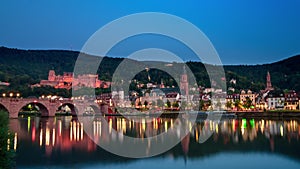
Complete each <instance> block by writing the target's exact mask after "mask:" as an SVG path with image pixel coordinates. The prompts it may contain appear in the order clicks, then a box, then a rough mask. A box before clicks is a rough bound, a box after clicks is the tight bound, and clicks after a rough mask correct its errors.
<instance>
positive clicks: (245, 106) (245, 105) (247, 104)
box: [243, 97, 252, 109]
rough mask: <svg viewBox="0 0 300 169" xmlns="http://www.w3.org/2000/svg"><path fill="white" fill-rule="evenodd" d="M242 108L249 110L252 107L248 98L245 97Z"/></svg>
mask: <svg viewBox="0 0 300 169" xmlns="http://www.w3.org/2000/svg"><path fill="white" fill-rule="evenodd" d="M243 106H244V108H246V109H249V108H250V107H251V106H252V100H251V99H250V98H249V97H246V101H245V103H244V104H243Z"/></svg>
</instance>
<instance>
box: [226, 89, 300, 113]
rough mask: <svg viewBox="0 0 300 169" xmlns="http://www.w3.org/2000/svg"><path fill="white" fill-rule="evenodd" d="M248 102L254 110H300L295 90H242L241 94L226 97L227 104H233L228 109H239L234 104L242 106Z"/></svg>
mask: <svg viewBox="0 0 300 169" xmlns="http://www.w3.org/2000/svg"><path fill="white" fill-rule="evenodd" d="M247 100H251V105H252V108H253V107H254V108H255V109H258V110H282V109H286V110H296V109H299V97H298V94H297V93H296V91H294V90H290V91H285V92H283V91H275V90H271V91H266V92H261V93H253V92H252V91H251V90H248V91H247V92H246V91H245V90H242V91H241V93H240V94H228V95H227V96H226V103H228V102H229V103H232V107H228V106H227V109H237V107H236V105H237V104H234V103H236V102H240V104H241V105H243V104H245V102H247ZM227 105H230V104H227ZM242 108H243V107H242Z"/></svg>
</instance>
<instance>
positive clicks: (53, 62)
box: [0, 47, 300, 91]
mask: <svg viewBox="0 0 300 169" xmlns="http://www.w3.org/2000/svg"><path fill="white" fill-rule="evenodd" d="M78 54H79V52H75V51H64V50H20V49H11V48H6V47H0V58H1V59H0V81H4V82H10V83H11V86H10V87H9V90H19V91H20V90H21V91H22V89H24V88H28V85H30V84H35V83H38V82H39V81H40V80H41V79H46V78H47V76H48V71H49V70H50V69H54V70H55V71H56V73H57V74H62V73H63V72H72V71H73V68H74V64H75V61H76V59H77V57H78ZM122 60H123V59H122V58H108V57H104V60H103V62H102V64H101V65H100V66H99V70H98V74H99V78H100V79H102V80H111V77H112V75H113V73H114V71H115V69H116V67H117V66H118V65H119V63H121V61H122ZM161 64H165V63H161ZM173 64H176V63H173ZM187 65H188V66H189V67H190V69H191V70H192V71H193V72H194V74H195V76H196V78H197V81H198V84H200V85H201V86H205V87H209V85H210V83H209V80H208V76H207V73H206V71H205V68H204V65H203V64H202V63H199V62H187ZM299 65H300V55H297V56H294V57H291V58H288V59H285V60H282V61H279V62H275V63H271V64H263V65H238V66H236V65H234V66H230V65H226V66H224V69H225V73H226V80H227V85H228V87H234V88H236V89H237V90H239V89H251V90H253V91H259V90H260V89H264V88H265V81H266V74H267V71H269V72H270V74H271V80H272V85H273V86H274V87H275V88H278V89H294V90H297V91H300V66H299ZM149 73H150V76H151V77H152V78H153V79H152V80H153V81H159V82H160V78H162V77H165V76H167V75H166V74H162V73H160V72H159V71H157V70H154V71H150V72H149ZM158 74H159V76H158ZM147 76H148V75H147V73H146V72H142V73H141V74H140V75H138V76H137V77H138V78H140V79H143V78H145V79H147ZM231 79H235V80H236V84H231V83H229V81H230V80H231ZM167 83H169V85H172V82H171V81H168V82H167ZM3 90H7V89H3Z"/></svg>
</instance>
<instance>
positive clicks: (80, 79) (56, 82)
mask: <svg viewBox="0 0 300 169" xmlns="http://www.w3.org/2000/svg"><path fill="white" fill-rule="evenodd" d="M41 86H52V87H54V88H56V89H70V88H72V86H75V87H78V88H79V87H92V88H108V87H109V86H110V82H105V81H101V80H99V79H98V75H93V74H83V75H78V76H77V77H74V74H73V73H72V72H64V73H63V75H62V76H61V75H56V74H55V71H54V70H50V71H49V73H48V79H47V80H41V81H40V83H39V84H35V85H32V87H41Z"/></svg>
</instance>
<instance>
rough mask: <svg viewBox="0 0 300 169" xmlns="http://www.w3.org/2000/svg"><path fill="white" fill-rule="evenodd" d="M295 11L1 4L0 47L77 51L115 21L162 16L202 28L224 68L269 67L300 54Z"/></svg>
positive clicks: (157, 1) (291, 5) (26, 1)
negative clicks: (144, 14) (151, 14)
mask: <svg viewBox="0 0 300 169" xmlns="http://www.w3.org/2000/svg"><path fill="white" fill-rule="evenodd" d="M299 9H300V1H299V0H219V1H217V0H206V1H204V0H107V1H106V0H95V1H92V0H91V1H83V0H82V1H79V0H1V2H0V46H6V47H13V48H22V49H67V50H70V49H72V50H80V49H81V48H82V46H83V44H84V43H85V42H86V41H87V39H88V38H89V37H90V36H91V35H92V34H93V33H94V32H95V31H97V30H98V29H99V28H100V27H102V26H103V25H105V24H107V23H109V22H110V21H113V20H114V19H117V18H119V17H122V16H125V15H128V14H133V13H137V12H163V13H169V14H173V15H176V16H179V17H181V18H184V19H186V20H188V21H189V22H191V23H193V24H194V25H196V26H197V27H198V28H199V29H201V30H202V31H203V32H204V33H205V34H206V35H207V37H208V38H209V39H210V40H211V42H212V43H213V45H214V46H215V48H216V50H217V51H218V53H219V56H220V58H221V60H222V62H223V64H262V63H271V62H274V61H278V60H282V59H284V58H288V57H290V56H293V55H295V54H300V12H299ZM188 59H189V58H186V60H188Z"/></svg>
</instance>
